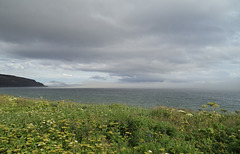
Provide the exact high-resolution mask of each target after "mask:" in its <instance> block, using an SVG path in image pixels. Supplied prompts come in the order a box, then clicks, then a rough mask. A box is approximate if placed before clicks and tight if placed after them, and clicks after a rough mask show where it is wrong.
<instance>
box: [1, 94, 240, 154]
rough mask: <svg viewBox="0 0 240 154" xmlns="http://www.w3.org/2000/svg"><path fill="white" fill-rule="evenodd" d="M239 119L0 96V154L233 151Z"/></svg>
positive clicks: (238, 143)
mask: <svg viewBox="0 0 240 154" xmlns="http://www.w3.org/2000/svg"><path fill="white" fill-rule="evenodd" d="M239 151H240V115H239V112H236V113H228V112H227V111H226V110H224V109H219V106H218V105H217V104H216V103H207V104H206V105H203V106H202V107H201V109H200V110H199V111H198V112H193V111H188V110H186V109H173V108H166V107H156V108H153V109H146V108H140V107H133V106H127V105H121V104H110V105H104V104H101V105H93V104H80V103H74V102H64V101H56V102H53V101H48V100H43V99H39V100H37V99H25V98H20V97H13V96H7V95H0V153H89V154H91V153H143V154H150V153H157V154H161V153H224V154H225V153H239Z"/></svg>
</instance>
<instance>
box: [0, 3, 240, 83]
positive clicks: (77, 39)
mask: <svg viewBox="0 0 240 154" xmlns="http://www.w3.org/2000/svg"><path fill="white" fill-rule="evenodd" d="M239 8H240V2H239V1H238V0H222V1H218V0H210V1H207V0H204V1H197V0H192V1H189V0H183V1H178V0H169V1H162V0H150V1H143V0H130V1H126V0H122V1H117V0H103V1H98V0H88V1H83V0H69V1H64V0H51V1H46V0H41V1H37V0H21V1H14V0H7V1H0V54H2V55H4V56H5V57H7V58H14V59H25V60H40V61H41V62H40V63H41V65H51V67H52V68H55V67H56V68H61V67H62V69H63V70H66V69H68V70H71V71H89V72H103V73H107V74H109V76H116V77H118V79H119V81H120V82H172V83H179V82H205V81H209V80H223V79H224V80H225V79H226V80H227V79H228V78H229V79H232V77H234V80H236V78H238V79H239V77H240V74H239V73H237V72H240V69H239V66H240V52H239V51H240V50H239V49H240V43H239V42H240V28H239V25H240V14H239ZM66 65H67V66H68V67H66ZM92 78H93V79H99V80H107V78H105V77H101V76H99V75H96V76H93V77H92Z"/></svg>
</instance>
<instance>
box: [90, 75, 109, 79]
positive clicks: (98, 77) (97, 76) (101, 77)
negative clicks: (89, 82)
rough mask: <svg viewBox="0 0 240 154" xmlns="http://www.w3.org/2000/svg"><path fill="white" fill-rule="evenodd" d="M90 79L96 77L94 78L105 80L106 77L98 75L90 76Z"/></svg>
mask: <svg viewBox="0 0 240 154" xmlns="http://www.w3.org/2000/svg"><path fill="white" fill-rule="evenodd" d="M91 79H96V80H107V78H106V77H103V76H99V75H95V76H92V77H91Z"/></svg>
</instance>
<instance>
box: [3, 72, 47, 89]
mask: <svg viewBox="0 0 240 154" xmlns="http://www.w3.org/2000/svg"><path fill="white" fill-rule="evenodd" d="M0 87H45V85H44V84H42V83H40V82H36V81H35V80H33V79H28V78H23V77H17V76H13V75H5V74H0Z"/></svg>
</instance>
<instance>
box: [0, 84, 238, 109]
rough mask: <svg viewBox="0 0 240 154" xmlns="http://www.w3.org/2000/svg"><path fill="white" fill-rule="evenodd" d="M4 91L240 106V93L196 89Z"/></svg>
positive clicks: (144, 103) (147, 103) (102, 100)
mask: <svg viewBox="0 0 240 154" xmlns="http://www.w3.org/2000/svg"><path fill="white" fill-rule="evenodd" d="M0 94H8V95H13V96H17V97H19V96H21V97H27V98H43V99H48V100H55V101H62V100H65V101H74V102H79V103H84V104H111V103H121V104H127V105H133V106H140V107H146V108H152V107H156V106H168V107H173V108H186V109H191V110H198V109H199V108H201V106H202V105H203V104H206V103H207V102H216V103H217V104H219V105H220V108H223V109H226V110H228V111H229V112H233V111H236V110H240V93H239V92H236V91H235V92H230V91H210V90H207V91H206V90H193V89H103V88H97V89H94V88H90V89H88V88H87V89H84V88H72V89H71V88H47V87H46V88H0Z"/></svg>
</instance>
